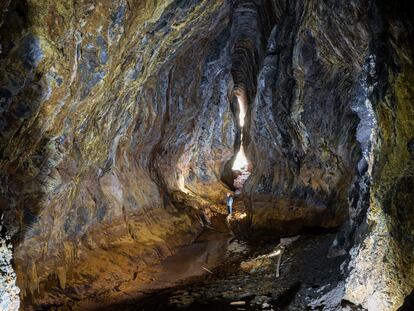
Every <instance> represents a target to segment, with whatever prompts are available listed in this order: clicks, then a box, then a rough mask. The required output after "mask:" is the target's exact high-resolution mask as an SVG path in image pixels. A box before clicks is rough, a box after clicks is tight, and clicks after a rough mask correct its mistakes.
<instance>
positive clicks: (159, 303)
mask: <svg viewBox="0 0 414 311" xmlns="http://www.w3.org/2000/svg"><path fill="white" fill-rule="evenodd" d="M207 236H208V238H207V240H208V241H210V242H208V243H207V244H209V243H211V239H212V238H213V239H216V238H219V239H220V240H221V242H223V241H226V242H225V243H222V244H220V243H219V244H215V246H216V247H217V245H221V246H220V247H221V248H222V249H221V256H222V258H221V262H220V263H219V264H218V265H217V266H216V267H215V268H213V267H211V266H205V265H207V262H205V260H206V258H207V259H208V256H209V255H207V257H206V254H205V253H203V254H202V255H201V253H202V252H201V253H200V256H201V257H199V258H204V259H203V260H204V262H203V260H201V261H199V262H198V263H193V266H192V268H191V269H192V271H193V272H194V271H196V270H197V271H199V272H200V274H198V275H196V276H194V275H193V276H192V277H190V278H187V279H183V280H180V281H178V282H177V283H176V285H175V286H173V287H169V288H165V289H162V290H149V291H147V292H143V296H142V298H141V299H138V300H131V301H128V302H125V303H122V304H118V305H116V306H111V307H109V308H105V309H102V310H130V311H164V310H183V311H184V310H194V311H198V310H201V311H202V310H215V311H219V310H238V311H243V310H267V311H271V310H273V311H276V310H301V311H303V310H351V309H350V308H348V307H347V306H345V305H343V303H342V305H341V301H340V297H341V294H342V290H343V284H342V283H341V279H342V273H343V272H342V271H341V264H342V263H343V262H344V261H345V260H346V258H345V257H341V256H339V257H334V258H329V257H328V252H329V248H330V246H331V245H332V242H333V239H334V237H335V234H334V233H324V234H319V235H305V236H299V237H296V238H294V239H291V240H290V241H288V242H289V243H287V245H286V247H285V249H284V252H283V253H282V257H281V264H280V269H279V272H280V276H279V277H277V256H276V257H271V256H269V254H272V253H275V250H276V249H277V248H278V246H280V243H281V241H279V240H278V241H274V242H270V243H269V242H266V243H265V242H257V241H256V242H255V243H248V242H245V241H240V240H238V239H237V238H236V237H230V236H228V235H223V234H221V235H220V234H219V235H214V234H213V235H210V236H209V235H206V237H207ZM226 239H227V240H226ZM282 242H283V241H282ZM208 248H209V247H207V248H206V249H208ZM179 256H180V257H179V258H177V257H175V258H171V259H169V261H170V264H173V265H174V264H176V263H177V262H178V261H177V260H181V263H180V264H179V266H182V267H183V266H186V265H191V263H190V262H189V261H191V260H194V257H191V256H188V257H185V256H182V255H179ZM207 261H208V260H207ZM212 262H214V263H217V258H216V257H215V259H214V260H213V261H212ZM246 267H247V268H246ZM170 268H171V267H170ZM204 268H205V269H204ZM338 308H340V309H338Z"/></svg>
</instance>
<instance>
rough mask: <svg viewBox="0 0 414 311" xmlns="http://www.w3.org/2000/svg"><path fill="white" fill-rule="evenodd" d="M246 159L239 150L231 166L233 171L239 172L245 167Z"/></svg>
mask: <svg viewBox="0 0 414 311" xmlns="http://www.w3.org/2000/svg"><path fill="white" fill-rule="evenodd" d="M247 164H248V162H247V159H246V156H245V155H244V151H243V148H240V150H239V152H238V153H237V156H236V159H235V160H234V164H233V167H232V169H233V171H241V170H242V169H244V168H246V167H247Z"/></svg>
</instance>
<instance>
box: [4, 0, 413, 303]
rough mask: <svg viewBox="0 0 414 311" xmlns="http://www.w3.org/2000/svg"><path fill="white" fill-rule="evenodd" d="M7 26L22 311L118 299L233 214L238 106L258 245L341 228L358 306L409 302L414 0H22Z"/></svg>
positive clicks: (349, 289)
mask: <svg viewBox="0 0 414 311" xmlns="http://www.w3.org/2000/svg"><path fill="white" fill-rule="evenodd" d="M0 14H1V18H0V25H1V28H0V36H1V53H0V114H1V116H0V170H1V179H0V209H1V212H2V213H4V217H5V218H4V219H5V224H6V229H7V233H5V234H8V235H10V236H12V239H13V244H14V249H13V257H14V261H13V264H14V268H15V271H16V274H17V284H18V286H19V288H20V296H21V299H22V307H23V309H27V310H30V309H42V308H43V309H44V308H53V307H70V306H73V307H76V304H77V303H78V301H90V303H91V306H93V303H95V302H96V301H98V300H99V301H100V302H101V303H104V304H105V303H106V304H110V303H111V301H114V300H116V297H117V291H119V289H121V288H122V285H123V284H127V283H128V282H129V281H130V280H134V279H136V278H138V277H139V276H140V275H142V274H143V273H142V272H143V271H146V272H148V270H149V267H150V266H152V265H153V264H155V263H157V262H158V261H160V260H161V259H163V258H165V257H166V256H168V255H171V254H173V253H174V252H175V251H176V250H177V249H178V248H179V247H180V246H182V245H184V244H188V243H191V242H192V241H194V239H195V238H196V236H197V235H198V234H199V233H200V231H201V230H202V228H203V226H204V225H205V224H206V223H208V222H209V221H210V219H209V218H210V216H213V215H214V214H217V213H223V214H224V213H225V205H224V203H225V202H224V198H225V193H226V192H227V191H228V190H229V187H231V186H232V185H233V180H232V178H231V176H232V174H231V165H232V161H233V160H234V157H235V151H237V150H238V149H239V147H240V144H241V142H240V139H239V138H238V137H241V135H240V134H241V133H240V131H241V130H242V129H241V128H240V126H239V125H238V122H237V117H238V114H239V113H240V111H239V109H238V107H237V100H236V95H237V96H242V97H243V99H244V101H245V103H247V107H246V108H247V114H246V122H245V126H244V129H243V144H244V146H245V150H246V154H247V157H248V159H249V161H251V162H252V164H253V166H252V167H253V168H254V169H253V171H252V175H251V177H250V178H249V180H248V181H247V182H246V184H245V187H244V193H243V198H244V206H246V208H247V211H248V218H249V224H250V223H251V226H250V230H249V231H247V232H246V234H245V235H246V236H249V237H252V236H259V237H261V238H270V239H276V238H278V237H280V236H285V235H292V234H297V233H300V232H303V231H304V230H307V229H309V228H339V227H340V228H341V230H340V233H339V235H338V237H337V239H336V240H335V242H334V244H333V246H332V249H331V255H333V256H334V255H337V254H341V255H344V254H349V256H348V259H347V260H346V262H345V264H344V270H343V271H344V275H345V278H346V281H345V282H342V283H341V284H344V285H343V287H342V289H341V290H342V291H343V293H344V294H343V295H344V297H343V299H344V300H347V301H349V302H350V303H353V304H355V305H361V306H362V307H363V308H366V309H368V310H396V309H397V308H398V306H399V305H401V304H402V303H403V300H404V297H405V296H406V295H408V294H409V293H410V292H411V290H412V288H413V287H414V272H413V268H412V267H414V265H413V260H414V259H413V256H412V251H413V249H414V239H413V236H414V235H413V231H412V230H413V229H412V228H413V224H412V219H413V215H412V214H413V213H412V206H413V202H414V197H413V196H414V194H413V191H412V189H413V187H414V181H413V171H414V169H413V161H414V158H413V153H414V124H413V118H412V116H413V115H414V111H413V106H412V102H413V97H414V95H413V94H414V91H413V82H414V74H413V73H414V69H413V46H414V44H413V43H414V39H413V34H414V30H413V24H412V20H411V19H410V16H412V14H411V11H410V6H409V4H408V1H402V2H401V3H399V4H394V5H393V4H389V3H386V1H380V0H378V1H374V0H372V1H359V0H354V1H351V2H346V3H345V2H338V1H333V0H327V1H316V0H315V1H314V0H312V1H303V0H295V1H284V0H272V1H264V0H263V1H262V0H237V1H236V0H235V1H230V0H202V1H195V0H184V1H172V0H168V1H150V0H147V1H138V0H117V1H95V0H81V1H76V2H73V1H66V0H61V1H50V0H44V1H41V2H39V1H34V0H16V1H0ZM410 14H411V15H410ZM5 232H6V231H5ZM7 256H8V255H7ZM8 258H9V257H8ZM8 266H9V264H8ZM146 281H147V280H142V282H146ZM117 289H118V290H117ZM102 297H106V299H107V300H102V299H101V298H102Z"/></svg>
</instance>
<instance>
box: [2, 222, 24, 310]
mask: <svg viewBox="0 0 414 311" xmlns="http://www.w3.org/2000/svg"><path fill="white" fill-rule="evenodd" d="M0 221H1V222H0V310H10V311H17V310H19V306H20V299H19V288H18V287H17V286H16V274H15V272H14V270H13V267H12V257H13V253H12V245H11V243H10V236H9V235H8V234H7V232H5V227H4V224H3V219H1V220H0Z"/></svg>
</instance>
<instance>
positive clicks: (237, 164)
mask: <svg viewBox="0 0 414 311" xmlns="http://www.w3.org/2000/svg"><path fill="white" fill-rule="evenodd" d="M234 95H235V97H236V99H237V107H238V126H239V128H240V131H239V135H240V136H239V139H240V146H239V148H238V151H237V153H236V157H235V158H234V162H233V165H232V168H231V169H232V172H233V186H234V189H235V191H236V195H240V194H241V193H242V190H243V186H244V184H245V182H246V181H247V179H248V178H249V177H250V175H251V172H252V168H253V167H252V164H251V162H250V161H249V160H248V159H247V156H246V153H245V149H244V139H243V134H244V126H245V124H246V114H247V107H248V100H247V95H246V92H244V91H243V90H241V89H238V90H236V91H235V92H234Z"/></svg>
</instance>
